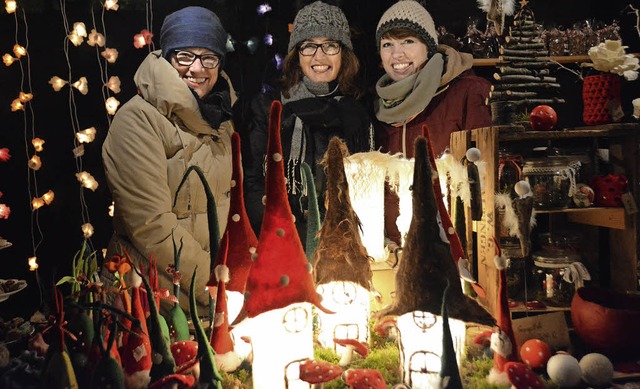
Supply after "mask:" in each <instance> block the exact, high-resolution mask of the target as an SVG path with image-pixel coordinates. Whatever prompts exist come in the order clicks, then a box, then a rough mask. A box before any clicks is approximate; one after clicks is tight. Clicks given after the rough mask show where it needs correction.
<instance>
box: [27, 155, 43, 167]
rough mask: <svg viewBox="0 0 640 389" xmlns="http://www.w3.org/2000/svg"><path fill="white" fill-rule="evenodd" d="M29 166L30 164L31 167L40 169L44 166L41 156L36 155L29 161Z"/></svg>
mask: <svg viewBox="0 0 640 389" xmlns="http://www.w3.org/2000/svg"><path fill="white" fill-rule="evenodd" d="M27 166H29V169H33V170H38V169H40V167H41V166H42V161H40V157H38V156H37V155H34V156H33V157H31V159H29V161H27Z"/></svg>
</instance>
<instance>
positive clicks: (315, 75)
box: [298, 38, 342, 82]
mask: <svg viewBox="0 0 640 389" xmlns="http://www.w3.org/2000/svg"><path fill="white" fill-rule="evenodd" d="M326 42H334V43H336V44H338V45H339V43H337V42H335V41H332V40H330V39H328V38H312V39H307V40H305V41H304V42H302V44H301V45H300V47H301V48H303V47H304V46H305V45H306V44H308V43H312V44H316V45H319V46H318V47H317V49H316V52H315V54H313V55H302V52H301V51H300V50H298V60H299V61H300V69H301V70H302V73H303V74H304V75H305V76H306V77H307V78H308V79H309V80H311V81H313V82H331V81H334V80H335V79H336V78H338V74H339V73H340V66H341V65H342V50H340V49H338V53H337V54H333V55H328V54H325V52H324V51H323V49H322V47H321V46H320V45H322V44H323V43H326Z"/></svg>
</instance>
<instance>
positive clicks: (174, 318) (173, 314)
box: [166, 235, 189, 342]
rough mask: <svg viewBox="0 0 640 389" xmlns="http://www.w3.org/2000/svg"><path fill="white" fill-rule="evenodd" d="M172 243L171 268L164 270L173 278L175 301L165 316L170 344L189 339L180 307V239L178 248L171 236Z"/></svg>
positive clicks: (184, 317) (187, 326) (187, 327)
mask: <svg viewBox="0 0 640 389" xmlns="http://www.w3.org/2000/svg"><path fill="white" fill-rule="evenodd" d="M171 238H172V241H173V267H168V268H167V269H166V270H167V272H169V273H170V274H171V275H172V276H173V295H174V296H175V301H174V302H173V307H171V309H170V310H169V313H168V315H167V318H166V321H167V327H168V328H169V338H170V339H171V341H172V342H177V341H181V340H188V339H189V323H188V321H187V315H185V313H184V311H183V310H182V307H180V303H179V301H180V280H181V279H182V274H181V273H180V254H181V252H182V239H180V246H178V245H176V240H175V237H173V235H172V236H171Z"/></svg>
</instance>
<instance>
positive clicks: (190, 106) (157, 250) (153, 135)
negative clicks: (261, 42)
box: [102, 51, 235, 315]
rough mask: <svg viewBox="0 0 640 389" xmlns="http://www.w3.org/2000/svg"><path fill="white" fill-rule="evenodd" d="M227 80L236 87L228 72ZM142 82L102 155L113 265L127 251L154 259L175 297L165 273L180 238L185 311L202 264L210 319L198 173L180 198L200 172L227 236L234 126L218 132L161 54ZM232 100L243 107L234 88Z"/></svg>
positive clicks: (140, 76) (143, 68)
mask: <svg viewBox="0 0 640 389" xmlns="http://www.w3.org/2000/svg"><path fill="white" fill-rule="evenodd" d="M220 77H221V79H222V78H224V79H227V81H228V77H227V76H226V74H224V72H221V73H220ZM134 82H135V84H136V86H137V88H138V95H137V96H135V97H133V98H132V99H131V100H130V101H128V102H127V103H126V104H124V105H123V106H122V107H121V108H120V110H119V111H118V112H117V114H116V115H115V117H114V118H113V122H112V124H111V127H110V128H109V133H108V135H107V137H106V139H105V141H104V145H103V148H102V158H103V162H104V168H105V172H106V177H107V182H108V184H109V188H110V189H111V194H112V196H113V200H114V202H115V209H114V218H113V226H114V235H113V238H112V239H111V242H110V243H109V247H108V250H107V258H111V256H112V255H113V254H115V253H121V249H120V245H122V246H123V247H124V248H125V249H126V250H127V251H128V252H129V253H130V254H131V256H132V257H133V259H134V260H135V261H140V262H141V263H144V264H145V267H147V266H146V264H147V259H148V258H149V256H150V255H154V256H155V257H156V258H157V261H158V274H159V275H160V277H159V280H160V288H168V289H169V290H170V291H172V289H171V288H172V283H171V280H170V276H169V275H168V273H167V272H166V271H165V269H166V268H167V265H169V264H172V263H173V262H174V254H173V241H172V233H173V239H175V241H176V243H177V244H179V243H180V241H182V244H183V247H182V253H181V262H180V272H181V273H182V276H183V277H182V282H181V286H182V291H181V298H180V300H181V301H180V303H181V306H182V307H183V308H185V309H188V300H187V299H186V296H188V292H189V284H190V282H191V277H192V274H193V270H194V268H195V266H196V265H198V277H197V280H196V291H197V296H196V297H197V301H198V305H199V308H198V311H199V313H200V314H201V315H204V314H206V312H207V311H206V310H205V305H208V293H207V292H206V291H205V284H206V283H207V281H208V280H209V266H210V254H209V229H208V225H207V199H206V194H205V191H204V187H203V185H202V183H201V181H200V178H199V177H198V175H197V174H195V172H192V173H191V174H190V175H189V179H188V183H187V184H185V185H183V187H182V188H181V189H180V192H179V193H177V189H178V185H179V184H180V181H181V180H182V177H183V175H184V173H185V171H186V170H187V168H188V167H189V166H191V165H197V166H199V167H200V168H201V169H202V171H203V172H204V174H205V175H206V178H207V181H208V183H209V186H210V187H211V190H212V191H213V195H214V197H215V201H216V208H217V213H218V225H219V229H220V232H221V233H222V232H223V231H224V229H225V227H226V221H227V214H228V212H229V197H228V195H229V189H230V183H231V134H232V133H233V131H234V129H233V124H232V123H231V121H227V122H224V123H222V124H221V126H220V128H219V129H212V128H211V127H210V126H209V125H208V124H207V122H206V121H205V120H204V119H203V118H202V116H201V115H200V111H199V108H198V103H197V101H196V98H195V97H194V95H193V94H192V93H191V91H190V90H189V89H188V88H187V86H186V84H185V83H184V82H183V81H182V80H181V79H180V77H179V76H178V72H177V71H176V70H175V69H174V68H173V67H172V66H171V64H170V63H169V62H168V61H166V60H165V59H163V58H162V57H161V55H160V51H155V52H153V53H150V54H149V55H148V56H147V57H146V59H145V60H144V61H143V63H142V64H141V65H140V67H139V68H138V70H137V72H136V74H135V76H134ZM229 85H230V87H231V82H229ZM231 96H232V100H235V93H234V92H233V88H232V87H231ZM233 102H234V101H232V103H233ZM176 195H177V200H176ZM174 202H175V204H174Z"/></svg>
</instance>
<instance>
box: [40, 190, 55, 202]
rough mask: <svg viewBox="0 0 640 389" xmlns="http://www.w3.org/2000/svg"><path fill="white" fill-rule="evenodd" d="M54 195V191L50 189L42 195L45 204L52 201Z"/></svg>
mask: <svg viewBox="0 0 640 389" xmlns="http://www.w3.org/2000/svg"><path fill="white" fill-rule="evenodd" d="M55 197H56V195H55V193H53V191H52V190H51V189H49V191H48V192H47V193H45V194H43V195H42V200H43V201H44V203H45V204H47V205H49V204H51V203H52V202H53V199H54V198H55Z"/></svg>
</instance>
